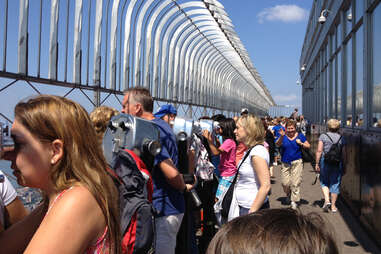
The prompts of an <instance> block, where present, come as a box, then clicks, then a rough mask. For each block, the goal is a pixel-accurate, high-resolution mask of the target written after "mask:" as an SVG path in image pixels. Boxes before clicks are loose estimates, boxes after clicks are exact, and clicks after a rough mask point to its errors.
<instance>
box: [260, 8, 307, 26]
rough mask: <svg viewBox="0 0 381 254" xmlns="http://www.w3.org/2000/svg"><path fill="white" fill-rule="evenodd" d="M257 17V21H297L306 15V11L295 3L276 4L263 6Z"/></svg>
mask: <svg viewBox="0 0 381 254" xmlns="http://www.w3.org/2000/svg"><path fill="white" fill-rule="evenodd" d="M257 17H258V22H259V23H263V22H265V21H281V22H286V23H287V22H298V21H302V20H304V19H306V18H307V17H308V11H307V10H305V9H303V8H301V7H299V6H297V5H276V6H274V7H271V8H265V9H264V10H263V11H261V12H260V13H259V14H258V15H257Z"/></svg>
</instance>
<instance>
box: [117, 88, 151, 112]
mask: <svg viewBox="0 0 381 254" xmlns="http://www.w3.org/2000/svg"><path fill="white" fill-rule="evenodd" d="M123 93H124V94H132V96H130V97H129V98H128V99H129V100H130V103H131V100H132V102H133V103H140V104H141V105H142V107H143V110H144V111H146V112H150V113H152V112H153V98H152V96H151V93H150V92H149V90H148V89H147V88H144V87H140V86H136V87H131V88H128V89H126V90H124V91H123Z"/></svg>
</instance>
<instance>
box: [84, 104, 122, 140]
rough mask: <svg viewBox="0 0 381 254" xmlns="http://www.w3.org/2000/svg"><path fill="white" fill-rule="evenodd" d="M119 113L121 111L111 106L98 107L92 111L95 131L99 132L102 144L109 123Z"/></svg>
mask: <svg viewBox="0 0 381 254" xmlns="http://www.w3.org/2000/svg"><path fill="white" fill-rule="evenodd" d="M118 114H119V111H118V110H116V109H114V108H112V107H109V106H104V105H103V106H99V107H96V108H95V109H94V110H93V111H92V112H91V113H90V119H91V122H92V123H93V125H94V128H95V133H96V134H97V137H98V140H99V142H100V144H102V140H103V136H104V134H105V132H106V129H107V124H108V122H109V121H110V119H111V118H112V117H113V116H116V115H118Z"/></svg>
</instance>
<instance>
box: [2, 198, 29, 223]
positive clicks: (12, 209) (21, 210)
mask: <svg viewBox="0 0 381 254" xmlns="http://www.w3.org/2000/svg"><path fill="white" fill-rule="evenodd" d="M28 214H29V212H28V210H26V208H25V207H24V205H23V203H22V202H21V200H20V199H19V198H18V197H16V198H15V199H14V200H13V201H12V202H11V203H9V204H8V205H7V206H5V221H6V223H5V227H8V226H10V225H13V224H15V223H16V222H18V221H20V220H22V219H23V218H24V217H25V216H27V215H28Z"/></svg>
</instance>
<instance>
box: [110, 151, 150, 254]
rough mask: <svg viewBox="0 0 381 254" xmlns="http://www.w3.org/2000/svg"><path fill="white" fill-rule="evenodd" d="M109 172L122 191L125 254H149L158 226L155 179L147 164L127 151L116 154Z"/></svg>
mask: <svg viewBox="0 0 381 254" xmlns="http://www.w3.org/2000/svg"><path fill="white" fill-rule="evenodd" d="M108 171H109V174H110V175H111V177H112V178H113V180H114V182H115V184H116V186H117V188H118V191H119V206H120V218H121V221H120V223H121V234H122V253H123V254H140V253H142V254H143V253H149V252H150V251H152V250H153V243H154V225H155V223H154V208H153V206H152V194H153V184H152V177H151V175H150V173H149V171H148V170H147V168H146V166H145V164H144V162H143V161H142V160H141V159H140V158H139V157H138V156H137V155H136V154H135V153H133V152H132V151H130V150H127V149H126V150H119V151H118V153H116V154H115V156H114V158H113V161H112V162H111V169H108Z"/></svg>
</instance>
